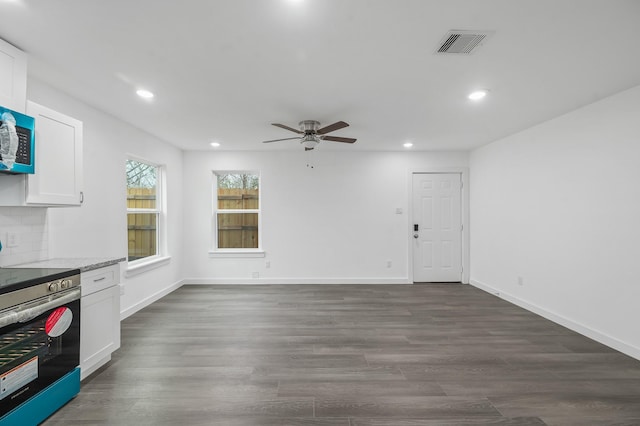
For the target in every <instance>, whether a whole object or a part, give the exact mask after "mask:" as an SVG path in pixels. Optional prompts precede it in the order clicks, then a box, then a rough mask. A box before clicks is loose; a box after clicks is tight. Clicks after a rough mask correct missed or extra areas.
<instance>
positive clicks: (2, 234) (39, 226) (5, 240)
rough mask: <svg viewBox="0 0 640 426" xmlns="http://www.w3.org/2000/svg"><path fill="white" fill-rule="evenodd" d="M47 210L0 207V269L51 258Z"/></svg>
mask: <svg viewBox="0 0 640 426" xmlns="http://www.w3.org/2000/svg"><path fill="white" fill-rule="evenodd" d="M47 210H48V209H46V208H33V207H0V241H2V251H0V267H3V266H7V265H15V264H18V263H26V262H35V261H38V260H44V259H47V258H48V257H49V235H48V234H49V233H48V227H47Z"/></svg>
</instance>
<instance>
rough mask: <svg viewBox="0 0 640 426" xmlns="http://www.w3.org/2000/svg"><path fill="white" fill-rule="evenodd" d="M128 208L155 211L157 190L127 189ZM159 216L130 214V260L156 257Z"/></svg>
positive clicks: (128, 219) (128, 230) (128, 218)
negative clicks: (157, 221)
mask: <svg viewBox="0 0 640 426" xmlns="http://www.w3.org/2000/svg"><path fill="white" fill-rule="evenodd" d="M127 208H129V209H155V208H156V189H155V188H127ZM156 219H157V215H156V214H155V213H129V214H128V215H127V233H128V238H127V240H128V243H129V260H135V259H141V258H143V257H147V256H154V255H156V254H157V253H158V251H157V243H158V241H157V223H156Z"/></svg>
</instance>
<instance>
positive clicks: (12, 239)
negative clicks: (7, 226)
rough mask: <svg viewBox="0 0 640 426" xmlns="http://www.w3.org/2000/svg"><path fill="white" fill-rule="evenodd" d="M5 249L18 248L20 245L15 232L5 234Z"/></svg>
mask: <svg viewBox="0 0 640 426" xmlns="http://www.w3.org/2000/svg"><path fill="white" fill-rule="evenodd" d="M5 245H6V246H7V247H18V246H19V245H20V234H18V233H16V232H7V241H6V244H5Z"/></svg>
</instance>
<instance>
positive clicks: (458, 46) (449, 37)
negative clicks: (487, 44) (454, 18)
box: [435, 30, 493, 55]
mask: <svg viewBox="0 0 640 426" xmlns="http://www.w3.org/2000/svg"><path fill="white" fill-rule="evenodd" d="M492 34H493V31H468V30H450V31H449V32H448V33H447V34H446V35H445V36H444V37H443V38H442V41H441V42H440V44H439V47H438V49H437V50H436V52H435V53H437V54H445V53H446V54H457V55H470V54H471V53H474V52H475V51H476V50H477V49H478V47H480V46H482V43H483V42H484V41H486V39H487V38H488V37H489V36H491V35H492Z"/></svg>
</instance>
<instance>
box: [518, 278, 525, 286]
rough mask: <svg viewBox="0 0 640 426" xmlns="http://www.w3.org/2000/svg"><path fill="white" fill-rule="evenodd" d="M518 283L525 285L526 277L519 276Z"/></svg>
mask: <svg viewBox="0 0 640 426" xmlns="http://www.w3.org/2000/svg"><path fill="white" fill-rule="evenodd" d="M518 285H524V278H522V277H520V276H519V277H518Z"/></svg>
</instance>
